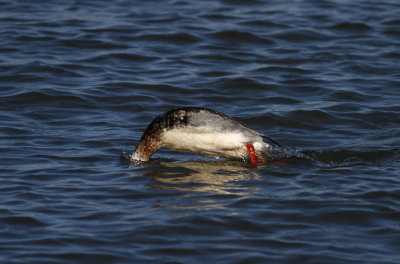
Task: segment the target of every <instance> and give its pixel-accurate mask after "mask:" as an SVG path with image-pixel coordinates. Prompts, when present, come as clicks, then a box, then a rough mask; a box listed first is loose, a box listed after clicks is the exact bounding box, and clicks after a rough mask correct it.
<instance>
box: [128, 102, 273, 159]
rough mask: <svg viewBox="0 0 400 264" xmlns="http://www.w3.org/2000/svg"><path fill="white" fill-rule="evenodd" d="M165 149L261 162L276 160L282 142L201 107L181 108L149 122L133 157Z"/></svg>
mask: <svg viewBox="0 0 400 264" xmlns="http://www.w3.org/2000/svg"><path fill="white" fill-rule="evenodd" d="M263 138H267V139H269V140H270V141H271V142H272V143H273V144H269V143H266V142H264V141H263ZM163 148H166V149H171V150H174V151H179V152H184V153H192V154H200V155H203V156H207V157H214V158H227V159H241V160H249V159H250V160H251V161H252V163H254V162H253V160H254V158H257V159H258V162H264V160H265V161H270V160H274V159H276V158H277V157H276V155H275V154H274V153H275V152H276V150H277V149H279V148H280V145H279V144H278V143H276V142H275V141H273V140H271V139H270V138H268V137H266V136H264V135H262V134H261V133H259V132H257V131H255V130H253V129H251V128H249V127H248V126H246V125H244V124H242V123H240V122H238V121H236V120H234V119H232V118H231V117H229V116H227V115H225V114H222V113H219V112H217V111H214V110H211V109H207V108H201V107H180V108H176V109H172V110H170V111H168V112H166V113H164V114H162V115H160V116H158V117H156V118H155V119H154V120H153V122H151V123H150V124H149V125H148V127H147V129H146V130H145V132H144V133H143V135H142V137H141V139H140V141H139V143H138V145H137V146H136V149H135V151H134V153H133V154H132V155H131V160H132V161H134V162H138V161H147V160H149V158H150V157H151V156H152V155H153V154H154V153H155V152H157V151H158V150H160V149H163ZM251 148H253V154H252V152H251ZM254 152H255V153H254ZM255 163H257V162H255Z"/></svg>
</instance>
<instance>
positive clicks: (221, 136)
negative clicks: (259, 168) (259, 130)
mask: <svg viewBox="0 0 400 264" xmlns="http://www.w3.org/2000/svg"><path fill="white" fill-rule="evenodd" d="M248 140H249V139H247V138H246V137H245V136H244V135H243V134H241V133H234V132H227V133H223V132H217V131H207V130H201V129H193V128H179V129H172V130H169V131H165V133H164V134H163V136H162V137H161V142H162V144H163V147H164V148H169V149H172V150H175V151H182V152H189V153H195V154H201V155H204V156H209V157H233V158H241V157H243V156H244V155H245V153H246V145H245V143H246V142H248Z"/></svg>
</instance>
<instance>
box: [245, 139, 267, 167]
mask: <svg viewBox="0 0 400 264" xmlns="http://www.w3.org/2000/svg"><path fill="white" fill-rule="evenodd" d="M246 147H247V149H248V150H249V157H250V163H251V164H257V163H264V160H263V159H262V158H260V157H258V156H257V154H256V151H255V150H254V147H253V145H251V144H250V143H247V144H246Z"/></svg>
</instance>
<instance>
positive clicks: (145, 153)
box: [131, 133, 161, 162]
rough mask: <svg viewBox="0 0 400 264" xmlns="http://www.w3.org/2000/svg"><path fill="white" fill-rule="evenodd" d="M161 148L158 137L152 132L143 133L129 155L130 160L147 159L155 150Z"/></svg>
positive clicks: (139, 160)
mask: <svg viewBox="0 0 400 264" xmlns="http://www.w3.org/2000/svg"><path fill="white" fill-rule="evenodd" d="M160 148H161V144H160V141H159V138H157V137H155V136H154V135H152V134H146V133H144V134H143V136H142V138H141V139H140V141H139V144H138V145H137V146H136V149H135V151H134V152H133V153H132V155H131V161H133V162H141V161H148V160H149V159H150V157H151V155H153V154H154V153H155V152H157V151H158V150H159V149H160Z"/></svg>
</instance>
